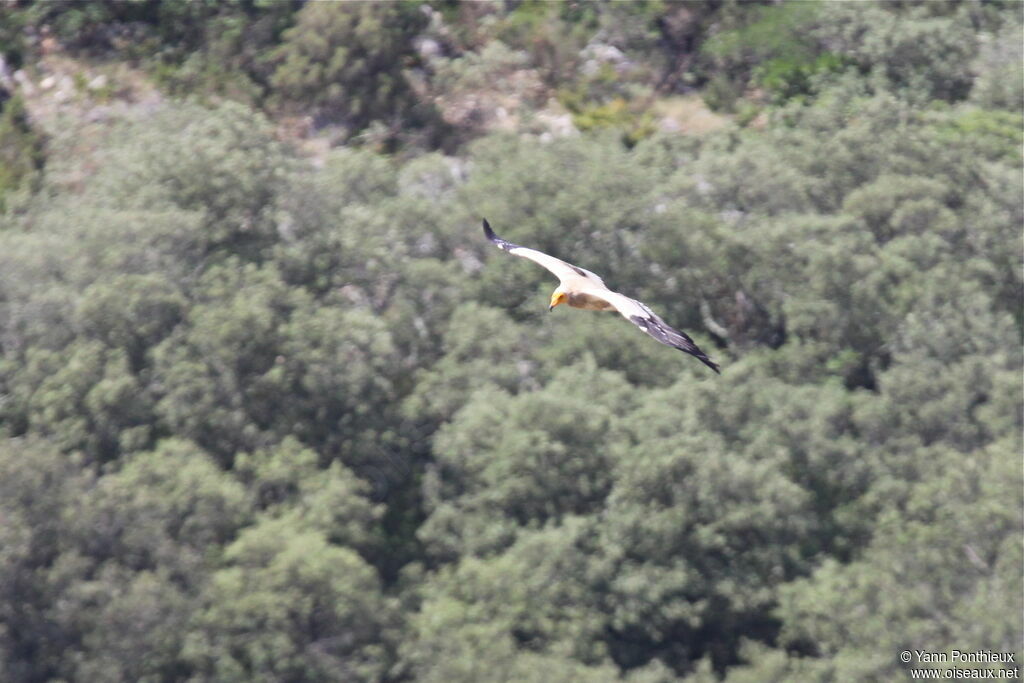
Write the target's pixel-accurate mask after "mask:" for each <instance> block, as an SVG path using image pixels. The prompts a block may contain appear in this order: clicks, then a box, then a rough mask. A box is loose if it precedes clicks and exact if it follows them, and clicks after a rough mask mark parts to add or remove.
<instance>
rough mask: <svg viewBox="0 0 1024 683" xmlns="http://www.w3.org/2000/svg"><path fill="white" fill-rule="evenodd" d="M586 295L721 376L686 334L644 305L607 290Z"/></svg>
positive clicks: (714, 365)
mask: <svg viewBox="0 0 1024 683" xmlns="http://www.w3.org/2000/svg"><path fill="white" fill-rule="evenodd" d="M587 294H589V295H591V296H596V297H599V298H601V299H604V300H605V301H607V302H608V303H610V304H611V305H612V306H614V307H615V310H617V311H618V312H619V313H621V314H622V317H623V318H625V319H626V320H628V321H629V322H631V323H633V324H634V325H636V326H637V327H639V328H640V329H641V330H643V331H644V332H646V333H647V334H649V335H651V336H652V337H654V338H655V339H657V340H658V341H660V342H661V343H662V344H666V345H668V346H671V347H673V348H677V349H679V350H680V351H684V352H686V353H688V354H690V355H691V356H694V357H695V358H697V360H699V361H700V362H701V363H703V364H704V365H706V366H708V367H709V368H711V369H712V370H714V371H715V372H717V373H719V374H721V371H720V370H719V369H718V364H717V363H715V362H714V361H713V360H711V359H710V358H708V357H707V354H705V353H704V352H703V351H701V350H700V348H699V347H698V346H697V345H696V344H695V343H694V342H693V340H692V339H690V336H689V335H688V334H686V333H685V332H680V331H679V330H677V329H675V328H674V327H671V326H669V324H668V323H666V322H665V321H664V320H662V319H661V318H660V317H659V316H658V314H657V313H655V312H654V311H652V310H651V309H650V308H648V307H647V306H646V304H643V303H640V302H639V301H637V300H636V299H630V298H629V297H628V296H626V295H624V294H619V293H618V292H612V291H610V290H607V289H606V290H604V291H600V290H597V289H590V290H587Z"/></svg>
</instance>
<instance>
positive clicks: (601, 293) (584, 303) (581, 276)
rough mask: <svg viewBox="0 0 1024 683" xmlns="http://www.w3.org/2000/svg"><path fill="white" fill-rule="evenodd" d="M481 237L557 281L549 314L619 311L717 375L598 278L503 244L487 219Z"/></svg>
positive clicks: (689, 343) (681, 337) (691, 346)
mask: <svg viewBox="0 0 1024 683" xmlns="http://www.w3.org/2000/svg"><path fill="white" fill-rule="evenodd" d="M484 234H485V235H486V236H487V239H489V240H490V241H491V242H493V243H494V244H495V245H497V246H498V247H499V248H501V249H503V250H504V251H507V252H508V253H510V254H512V255H514V256H521V257H523V258H526V259H529V260H531V261H533V262H535V263H539V264H540V265H542V266H544V267H545V268H547V269H548V270H549V271H551V272H552V273H554V274H555V275H556V276H557V277H558V279H559V285H558V287H557V288H556V289H555V291H554V292H553V293H552V294H551V304H550V306H549V310H550V309H552V308H554V307H555V306H558V305H559V304H562V303H566V304H568V305H569V306H572V307H573V308H582V309H584V310H589V311H612V310H614V311H618V312H619V313H620V314H621V315H622V317H624V318H625V319H626V320H628V321H630V322H631V323H633V324H634V325H636V326H637V327H639V328H640V329H641V330H643V331H644V332H646V333H647V334H649V335H651V336H652V337H654V338H655V339H657V340H658V341H659V342H661V343H662V344H666V345H668V346H672V347H674V348H677V349H679V350H680V351H684V352H686V353H688V354H690V355H692V356H694V357H696V358H697V359H698V360H700V361H701V362H702V363H704V364H705V365H707V366H708V367H709V368H711V369H712V370H714V371H715V372H719V370H718V365H717V364H716V363H714V362H713V361H712V360H711V359H710V358H708V357H707V355H706V354H705V353H704V352H703V351H701V350H700V348H698V347H697V345H696V344H695V343H694V342H693V340H692V339H690V337H689V336H688V335H687V334H686V333H685V332H680V331H679V330H676V329H674V328H672V327H670V326H669V325H668V324H667V323H666V322H665V321H664V320H662V319H661V318H660V317H658V315H657V314H655V313H654V311H652V310H651V309H650V308H648V307H647V306H646V305H644V304H642V303H640V302H639V301H637V300H636V299H630V298H629V297H628V296H625V295H624V294H619V293H618V292H613V291H612V290H610V289H608V286H607V285H605V283H604V280H602V279H601V278H600V277H599V276H598V275H596V274H594V273H592V272H590V271H589V270H586V269H584V268H580V267H578V266H574V265H572V264H571V263H566V262H565V261H563V260H562V259H559V258H555V257H554V256H551V255H550V254H545V253H544V252H542V251H537V250H536V249H530V248H529V247H521V246H519V245H518V244H512V243H511V242H508V241H506V240H503V239H501V238H500V237H498V236H497V235H496V234H494V231H493V230H492V229H491V226H490V224H489V223H488V222H487V220H486V219H485V220H484Z"/></svg>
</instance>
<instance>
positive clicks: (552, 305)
mask: <svg viewBox="0 0 1024 683" xmlns="http://www.w3.org/2000/svg"><path fill="white" fill-rule="evenodd" d="M553 310H555V305H554V304H551V305H550V306H548V313H550V312H551V311H553Z"/></svg>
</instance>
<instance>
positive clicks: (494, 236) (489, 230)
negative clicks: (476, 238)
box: [484, 218, 498, 242]
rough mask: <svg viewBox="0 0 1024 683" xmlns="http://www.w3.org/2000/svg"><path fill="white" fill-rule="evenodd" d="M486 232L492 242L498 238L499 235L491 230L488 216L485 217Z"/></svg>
mask: <svg viewBox="0 0 1024 683" xmlns="http://www.w3.org/2000/svg"><path fill="white" fill-rule="evenodd" d="M484 234H485V235H487V239H489V240H490V241H492V242H493V241H495V240H497V239H498V236H497V235H495V234H494V231H493V230H491V224H490V223H488V222H487V219H486V218H485V219H484Z"/></svg>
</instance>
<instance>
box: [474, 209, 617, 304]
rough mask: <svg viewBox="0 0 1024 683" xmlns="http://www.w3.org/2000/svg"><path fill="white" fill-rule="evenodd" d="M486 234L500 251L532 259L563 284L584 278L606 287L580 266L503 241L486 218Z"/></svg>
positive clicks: (600, 280) (596, 277) (601, 281)
mask: <svg viewBox="0 0 1024 683" xmlns="http://www.w3.org/2000/svg"><path fill="white" fill-rule="evenodd" d="M484 234H485V235H487V239H489V240H490V241H491V242H493V243H494V244H495V245H497V246H498V247H499V248H500V249H504V250H505V251H507V252H508V253H510V254H514V255H515V256H522V257H523V258H527V259H530V260H531V261H533V262H534V263H539V264H540V265H542V266H544V267H545V268H547V269H548V270H550V271H551V272H552V273H554V274H555V276H556V277H557V278H558V279H559V280H561V281H562V283H563V284H566V283H569V282H571V281H573V280H579V279H580V278H583V279H584V280H589V281H590V282H592V283H596V284H598V285H600V286H601V287H604V286H605V284H604V281H603V280H602V279H601V278H600V277H598V276H597V275H595V274H594V273H591V272H590V271H589V270H586V269H585V268H580V267H579V266H574V265H572V264H571V263H566V262H565V261H563V260H562V259H558V258H555V257H554V256H550V255H548V254H545V253H544V252H543V251H537V250H536V249H530V248H529V247H521V246H519V245H518V244H512V243H511V242H508V241H506V240H503V239H501V238H500V237H498V236H497V235H495V234H494V231H493V230H491V224H490V223H488V222H487V219H486V218H485V219H484Z"/></svg>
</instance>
